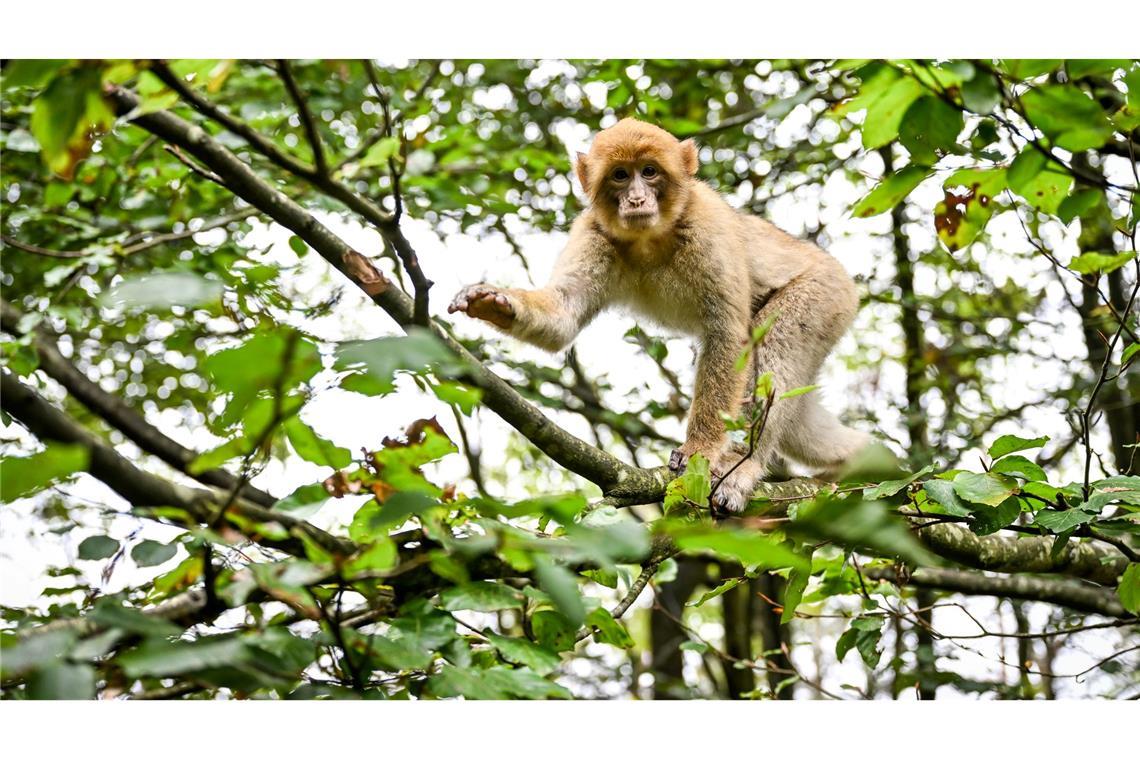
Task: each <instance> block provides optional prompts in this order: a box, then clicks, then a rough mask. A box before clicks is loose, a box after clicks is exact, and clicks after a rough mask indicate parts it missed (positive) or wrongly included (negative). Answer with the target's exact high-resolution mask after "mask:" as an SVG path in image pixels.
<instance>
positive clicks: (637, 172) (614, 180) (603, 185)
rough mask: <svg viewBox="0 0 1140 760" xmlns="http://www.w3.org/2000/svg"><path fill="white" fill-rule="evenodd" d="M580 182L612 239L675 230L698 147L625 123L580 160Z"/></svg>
mask: <svg viewBox="0 0 1140 760" xmlns="http://www.w3.org/2000/svg"><path fill="white" fill-rule="evenodd" d="M577 169H578V179H579V181H581V183H582V188H583V189H584V190H585V191H586V194H587V195H589V196H590V200H591V201H592V202H593V204H594V207H595V208H596V209H597V211H598V212H599V214H600V216H601V220H602V222H603V223H604V224H605V226H606V227H607V228H609V231H610V232H611V233H612V234H615V235H617V236H619V237H622V238H625V239H631V238H636V237H640V236H643V235H646V234H654V235H655V234H659V233H662V232H665V231H667V230H669V229H671V228H672V226H673V225H674V224H675V223H676V222H677V219H678V216H679V214H680V213H681V210H682V209H683V208H684V207H685V205H686V204H685V198H686V196H687V194H688V193H689V192H690V190H691V184H692V181H693V175H694V174H695V173H696V171H697V147H696V145H694V144H693V142H692V141H691V140H685V141H683V142H682V141H680V140H678V139H677V138H675V137H673V136H672V135H671V134H669V133H668V132H666V131H665V130H663V129H661V128H660V127H656V126H653V125H652V124H646V123H645V122H642V121H637V120H636V119H622V120H621V121H619V122H618V123H617V124H615V125H614V126H612V127H610V128H609V129H605V130H602V131H601V132H599V133H598V135H597V136H596V137H595V138H594V144H593V146H592V147H591V148H590V152H589V153H588V154H581V153H580V154H578V165H577Z"/></svg>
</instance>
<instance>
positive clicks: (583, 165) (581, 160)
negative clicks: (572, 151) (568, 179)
mask: <svg viewBox="0 0 1140 760" xmlns="http://www.w3.org/2000/svg"><path fill="white" fill-rule="evenodd" d="M574 169H575V170H576V171H577V172H578V181H579V182H581V183H582V192H583V193H586V194H587V195H589V194H590V183H589V172H588V171H587V161H586V154H585V153H579V154H578V159H577V161H575V162H574Z"/></svg>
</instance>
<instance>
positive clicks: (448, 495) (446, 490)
mask: <svg viewBox="0 0 1140 760" xmlns="http://www.w3.org/2000/svg"><path fill="white" fill-rule="evenodd" d="M439 500H440V501H442V502H450V501H455V484H454V483H448V484H447V485H445V486H444V487H443V492H442V493H441V494H440V495H439Z"/></svg>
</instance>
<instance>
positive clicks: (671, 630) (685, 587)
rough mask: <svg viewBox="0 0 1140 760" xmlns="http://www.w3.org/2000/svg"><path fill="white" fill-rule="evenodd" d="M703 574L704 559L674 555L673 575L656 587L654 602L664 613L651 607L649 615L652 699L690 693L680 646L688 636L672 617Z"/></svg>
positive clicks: (676, 616)
mask: <svg viewBox="0 0 1140 760" xmlns="http://www.w3.org/2000/svg"><path fill="white" fill-rule="evenodd" d="M705 575H706V572H705V562H704V561H701V560H695V559H686V558H681V557H678V558H677V578H676V579H675V580H673V581H672V582H670V583H666V584H663V585H661V586H659V587H658V588H657V603H658V604H660V605H661V606H662V607H664V608H665V610H666V611H667V612H668V614H665V612H662V611H661V610H658V609H656V608H654V609H653V610H652V611H651V612H650V615H649V637H650V653H651V655H652V661H651V663H650V666H649V672H650V673H652V674H653V692H652V695H653V699H687V698H688V697H689V696H690V694H689V690H688V689H687V688H686V687H685V679H684V677H683V675H682V670H681V665H682V657H681V655H682V651H681V649H680V647H681V644H683V643H685V642H686V641H687V640H688V635H687V634H686V633H685V631H684V630H683V629H682V628H681V626H679V625H678V624H677V623H676V622H675V621H674V620H673V618H676V619H678V620H679V619H680V618H681V614H682V613H683V611H684V608H685V602H687V601H688V600H689V597H690V596H692V594H693V589H695V588H696V587H697V584H699V583H701V582H702V581H704V580H705ZM670 615H671V616H672V617H670Z"/></svg>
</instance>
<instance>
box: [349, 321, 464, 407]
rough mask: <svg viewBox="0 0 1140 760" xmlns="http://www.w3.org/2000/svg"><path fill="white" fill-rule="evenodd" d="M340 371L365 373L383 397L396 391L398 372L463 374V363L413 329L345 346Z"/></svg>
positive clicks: (429, 336) (425, 332)
mask: <svg viewBox="0 0 1140 760" xmlns="http://www.w3.org/2000/svg"><path fill="white" fill-rule="evenodd" d="M335 366H336V368H337V369H341V370H344V369H356V370H363V371H364V372H365V373H367V375H368V379H369V380H371V381H373V383H374V385H375V387H376V388H377V389H378V390H379V392H380V393H390V392H391V391H393V390H395V387H396V386H395V383H394V382H393V376H394V375H395V373H396V372H397V371H399V370H410V371H415V372H423V371H426V370H429V369H430V370H433V371H434V372H435V373H436V374H437V376H438V375H444V376H451V375H457V374H459V373H461V372H462V371H463V369H464V366H465V365H464V363H463V362H462V361H461V360H460V359H459V358H458V357H456V356H455V355H454V354H453V353H451V351H450V350H448V348H447V346H445V345H444V344H443V342H442V341H440V339H439V338H437V337H436V336H435V335H433V334H432V333H431V332H429V331H428V330H425V329H423V328H419V327H414V328H411V329H410V330H408V334H407V335H405V336H400V337H394V338H376V339H375V340H362V341H353V342H351V343H345V344H342V345H341V346H340V348H339V349H337V352H336V364H335Z"/></svg>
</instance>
